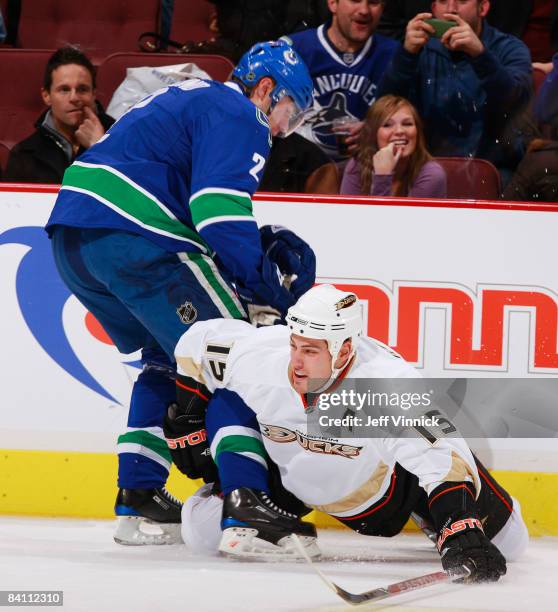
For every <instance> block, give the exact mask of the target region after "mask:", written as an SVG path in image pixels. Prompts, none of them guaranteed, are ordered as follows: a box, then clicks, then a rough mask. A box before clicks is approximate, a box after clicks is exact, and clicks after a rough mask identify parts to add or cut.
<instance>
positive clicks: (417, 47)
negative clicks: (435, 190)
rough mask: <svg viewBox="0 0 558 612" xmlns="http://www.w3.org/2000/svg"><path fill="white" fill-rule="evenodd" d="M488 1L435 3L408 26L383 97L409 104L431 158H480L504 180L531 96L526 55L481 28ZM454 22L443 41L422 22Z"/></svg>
mask: <svg viewBox="0 0 558 612" xmlns="http://www.w3.org/2000/svg"><path fill="white" fill-rule="evenodd" d="M489 9H490V2H489V1H488V0H435V1H434V2H433V3H432V13H419V14H418V15H416V17H414V18H413V19H412V20H411V21H410V22H409V23H408V25H407V30H406V34H405V42H404V44H403V46H402V47H401V48H400V49H399V50H398V52H397V53H396V54H395V56H394V58H393V62H392V64H391V66H390V68H389V70H388V71H387V72H386V75H385V78H384V80H383V82H382V84H381V87H380V90H381V94H387V93H391V94H395V95H399V96H404V97H406V98H408V99H409V100H410V101H411V102H412V103H413V104H414V105H415V106H416V108H417V110H418V112H419V114H420V116H421V118H422V119H423V121H424V122H425V125H426V135H427V143H428V148H429V150H430V152H431V153H432V154H433V155H442V156H445V155H447V156H462V157H468V156H470V157H480V158H484V159H488V160H489V161H491V162H492V163H494V165H496V166H497V167H498V168H499V169H500V170H501V173H502V174H503V175H504V176H503V178H504V180H505V178H506V175H507V177H508V178H509V175H510V174H511V172H512V171H513V169H514V168H515V167H516V166H517V164H518V163H519V161H520V159H521V158H522V156H523V153H524V145H523V141H522V139H521V135H520V134H517V133H515V132H514V131H513V120H515V119H516V118H517V117H519V116H520V114H521V113H522V112H523V111H524V110H525V108H526V106H527V104H528V102H529V99H530V96H531V91H532V74H531V57H530V54H529V50H528V49H527V47H526V46H525V45H524V44H523V43H522V42H521V41H520V40H518V39H517V38H516V37H514V36H511V35H509V34H504V33H502V32H500V31H499V30H496V29H495V28H493V27H491V26H490V25H488V24H487V23H486V20H485V17H486V15H487V13H488V11H489ZM432 16H434V17H435V18H437V19H445V20H450V21H453V22H455V26H454V27H452V28H450V29H449V30H447V31H446V32H445V33H444V34H443V35H442V36H441V38H439V39H438V38H435V37H434V34H435V30H434V28H433V27H432V26H431V25H430V24H428V23H426V22H425V20H426V19H429V18H431V17H432Z"/></svg>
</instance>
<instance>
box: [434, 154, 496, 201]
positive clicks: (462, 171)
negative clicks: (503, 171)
mask: <svg viewBox="0 0 558 612" xmlns="http://www.w3.org/2000/svg"><path fill="white" fill-rule="evenodd" d="M435 161H437V162H438V163H439V164H440V165H441V166H442V167H443V168H444V170H445V171H446V175H447V178H448V198H465V199H472V200H499V199H500V197H501V194H502V183H501V179H500V173H499V172H498V170H497V169H496V167H495V166H494V165H493V164H491V163H490V162H489V161H486V160H484V159H475V158H472V159H471V158H462V157H436V158H435Z"/></svg>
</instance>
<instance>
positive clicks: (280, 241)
mask: <svg viewBox="0 0 558 612" xmlns="http://www.w3.org/2000/svg"><path fill="white" fill-rule="evenodd" d="M260 239H261V241H262V250H263V252H264V253H265V254H266V255H267V256H268V257H269V259H271V261H273V262H275V263H276V264H277V265H278V266H279V270H280V271H281V273H282V274H284V275H286V276H292V275H296V280H295V281H294V282H293V283H292V285H291V287H290V291H291V293H292V294H293V295H294V297H295V298H296V299H298V298H299V297H300V296H301V295H302V294H303V293H306V292H307V291H308V289H311V288H312V286H313V285H314V282H315V280H316V255H315V254H314V251H313V250H312V247H310V245H309V244H307V243H306V242H304V240H302V238H299V237H298V236H297V235H296V234H295V233H294V232H292V231H291V230H289V229H287V228H286V227H283V226H282V225H264V226H263V227H261V228H260Z"/></svg>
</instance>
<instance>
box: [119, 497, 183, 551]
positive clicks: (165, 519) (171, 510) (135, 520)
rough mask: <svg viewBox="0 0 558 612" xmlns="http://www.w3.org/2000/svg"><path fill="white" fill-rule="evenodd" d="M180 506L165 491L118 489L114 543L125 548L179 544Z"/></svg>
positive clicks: (180, 541) (177, 501) (180, 539)
mask: <svg viewBox="0 0 558 612" xmlns="http://www.w3.org/2000/svg"><path fill="white" fill-rule="evenodd" d="M181 510H182V504H181V503H180V501H179V500H178V499H176V498H175V497H173V496H172V495H171V494H170V493H169V492H168V491H167V490H166V489H165V488H164V487H160V488H158V489H119V491H118V496H117V497H116V504H115V506H114V512H115V514H116V516H117V517H118V519H117V527H116V532H115V534H114V541H115V542H116V543H117V544H124V545H127V546H146V545H159V544H181V543H182V536H181V535H180V528H181Z"/></svg>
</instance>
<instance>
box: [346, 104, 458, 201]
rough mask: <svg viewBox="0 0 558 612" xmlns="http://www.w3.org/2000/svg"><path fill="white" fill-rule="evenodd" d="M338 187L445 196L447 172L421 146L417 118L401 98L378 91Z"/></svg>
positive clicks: (385, 193) (349, 192)
mask: <svg viewBox="0 0 558 612" xmlns="http://www.w3.org/2000/svg"><path fill="white" fill-rule="evenodd" d="M340 193H342V194H347V195H377V196H399V197H406V196H412V197H415V198H445V197H446V195H447V181H446V174H445V172H444V170H443V168H442V167H441V166H440V164H438V163H436V162H435V161H434V160H433V159H432V156H431V155H430V153H428V151H427V150H426V145H425V138H424V131H423V127H422V122H421V120H420V117H419V116H418V113H417V111H416V109H415V107H414V106H413V105H412V104H411V103H410V102H409V101H408V100H406V99H405V98H401V97H398V96H391V95H390V96H383V97H382V98H380V99H378V100H377V101H376V102H375V103H374V104H373V105H372V106H371V107H370V109H369V111H368V113H367V115H366V120H365V123H364V127H363V129H362V133H361V139H360V147H359V150H358V153H357V155H356V157H355V158H353V159H351V160H350V161H349V162H348V164H347V166H346V167H345V172H344V173H343V180H342V181H341V189H340Z"/></svg>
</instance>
